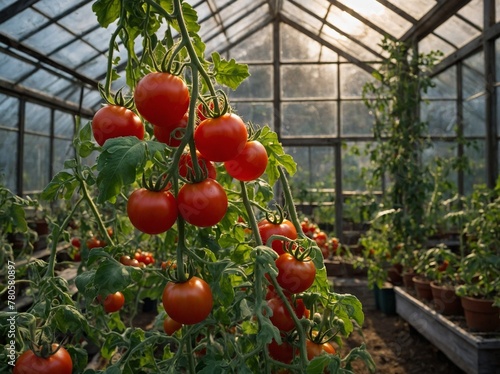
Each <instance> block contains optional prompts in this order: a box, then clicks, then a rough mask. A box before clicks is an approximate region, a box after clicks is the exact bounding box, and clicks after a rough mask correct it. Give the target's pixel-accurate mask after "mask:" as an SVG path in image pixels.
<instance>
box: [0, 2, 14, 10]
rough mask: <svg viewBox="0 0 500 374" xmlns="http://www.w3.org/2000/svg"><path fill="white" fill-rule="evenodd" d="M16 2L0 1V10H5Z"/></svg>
mask: <svg viewBox="0 0 500 374" xmlns="http://www.w3.org/2000/svg"><path fill="white" fill-rule="evenodd" d="M15 2H16V0H0V10H2V9H3V8H7V7H8V6H9V5H11V4H13V3H15Z"/></svg>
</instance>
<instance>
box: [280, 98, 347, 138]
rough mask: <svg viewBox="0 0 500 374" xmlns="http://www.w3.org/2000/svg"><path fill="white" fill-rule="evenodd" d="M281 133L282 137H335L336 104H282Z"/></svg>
mask: <svg viewBox="0 0 500 374" xmlns="http://www.w3.org/2000/svg"><path fill="white" fill-rule="evenodd" d="M281 113H282V118H283V121H282V132H281V134H282V135H284V136H301V135H318V136H321V135H336V133H337V128H336V123H337V121H336V118H337V114H336V113H337V103H335V102H328V101H327V102H323V101H321V102H314V101H310V102H307V103H283V104H282V106H281Z"/></svg>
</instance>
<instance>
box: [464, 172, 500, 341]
mask: <svg viewBox="0 0 500 374" xmlns="http://www.w3.org/2000/svg"><path fill="white" fill-rule="evenodd" d="M466 215H467V216H468V218H469V220H468V223H467V224H466V225H465V228H464V235H465V236H466V237H467V238H468V242H467V247H468V248H467V250H468V251H469V252H470V253H468V254H467V256H465V258H464V259H463V261H462V263H461V267H460V272H459V274H460V279H461V281H462V283H463V284H461V285H460V286H458V287H457V294H458V295H459V296H460V297H461V301H462V306H463V308H464V312H465V318H466V322H467V324H468V326H469V327H470V328H471V329H473V330H481V331H494V330H498V329H499V328H500V316H499V310H500V308H499V307H500V232H499V230H498V227H499V225H500V183H499V181H497V185H496V187H495V188H494V189H488V188H486V186H483V185H479V186H476V187H475V188H474V191H473V193H472V194H471V196H470V198H469V199H468V205H467V207H466ZM483 310H484V314H485V315H484V319H483V317H481V319H476V318H477V317H479V316H480V315H482V311H483Z"/></svg>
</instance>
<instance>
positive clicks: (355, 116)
mask: <svg viewBox="0 0 500 374" xmlns="http://www.w3.org/2000/svg"><path fill="white" fill-rule="evenodd" d="M340 118H341V121H340V123H341V132H342V135H344V136H356V135H363V136H370V135H372V134H373V131H372V129H373V122H374V119H373V116H372V115H370V113H369V110H368V108H367V107H366V105H365V103H364V102H362V101H342V102H341V104H340Z"/></svg>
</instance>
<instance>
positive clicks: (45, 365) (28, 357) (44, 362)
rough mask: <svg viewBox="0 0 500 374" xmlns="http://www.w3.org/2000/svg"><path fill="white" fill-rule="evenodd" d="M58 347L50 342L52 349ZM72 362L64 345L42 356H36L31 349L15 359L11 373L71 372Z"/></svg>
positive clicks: (47, 373) (58, 373) (64, 373)
mask: <svg viewBox="0 0 500 374" xmlns="http://www.w3.org/2000/svg"><path fill="white" fill-rule="evenodd" d="M57 348H58V345H57V344H52V350H53V351H55V350H56V349H57ZM72 372H73V362H72V361H71V356H70V355H69V353H68V351H67V350H66V349H65V348H64V347H59V349H58V350H57V352H56V353H54V354H53V355H51V356H49V357H46V358H43V357H40V356H37V355H36V354H35V353H34V352H33V351H32V350H29V351H26V352H24V353H23V354H21V356H19V358H18V359H17V361H16V366H15V367H14V370H13V371H12V373H13V374H35V373H36V374H54V373H57V374H71V373H72Z"/></svg>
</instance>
